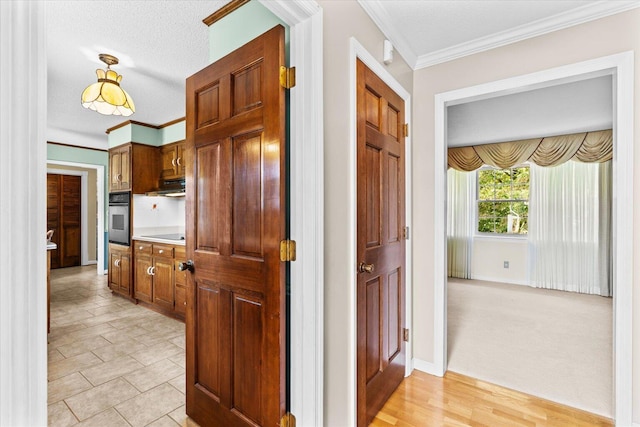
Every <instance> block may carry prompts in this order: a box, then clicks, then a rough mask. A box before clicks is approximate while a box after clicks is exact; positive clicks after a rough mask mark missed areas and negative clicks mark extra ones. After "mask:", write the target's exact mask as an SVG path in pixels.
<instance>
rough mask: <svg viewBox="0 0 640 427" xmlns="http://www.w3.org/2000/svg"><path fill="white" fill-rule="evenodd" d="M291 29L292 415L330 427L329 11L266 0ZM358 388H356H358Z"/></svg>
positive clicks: (304, 0)
mask: <svg viewBox="0 0 640 427" xmlns="http://www.w3.org/2000/svg"><path fill="white" fill-rule="evenodd" d="M259 1H260V3H261V4H262V5H263V6H265V7H266V8H267V9H269V10H270V11H271V12H272V13H274V14H275V15H276V16H277V17H278V18H280V19H281V20H282V21H283V22H284V23H285V24H287V25H288V26H289V63H290V65H291V66H295V67H296V81H297V83H296V86H295V87H294V88H292V89H291V90H290V91H289V97H290V98H289V100H290V119H289V123H290V126H289V135H290V136H289V141H290V145H289V147H290V150H289V156H290V165H289V167H290V169H289V176H290V187H289V195H290V200H291V203H290V212H289V213H290V224H289V225H290V238H291V239H292V240H295V241H296V242H297V259H296V261H294V262H291V263H290V264H291V276H290V280H291V310H290V325H291V329H290V336H291V352H290V363H291V365H290V366H291V377H290V378H291V380H290V381H291V382H290V387H291V389H290V395H291V408H290V411H291V413H292V414H293V415H295V417H296V422H297V423H298V425H316V426H320V425H324V357H323V356H324V119H323V77H322V76H323V53H324V52H323V44H322V39H323V36H322V31H323V29H322V8H320V6H319V5H318V4H317V3H316V2H315V1H313V0H259ZM354 384H355V383H354Z"/></svg>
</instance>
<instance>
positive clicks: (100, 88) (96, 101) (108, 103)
mask: <svg viewBox="0 0 640 427" xmlns="http://www.w3.org/2000/svg"><path fill="white" fill-rule="evenodd" d="M98 57H99V58H100V60H101V61H102V62H104V63H105V64H107V69H106V70H101V69H97V70H96V74H97V75H98V81H97V82H96V83H92V84H90V85H89V86H87V88H86V89H85V90H84V91H83V92H82V106H83V107H84V108H88V109H90V110H93V111H97V112H98V113H100V114H105V115H113V116H130V115H132V114H133V113H135V111H136V108H135V106H134V105H133V100H132V99H131V97H130V96H129V94H128V93H127V92H125V90H124V89H122V88H121V87H120V80H122V76H121V75H119V74H118V73H116V72H115V71H113V70H112V69H111V68H110V67H111V66H112V65H115V64H117V63H118V58H116V57H115V56H113V55H109V54H106V53H101V54H100V55H98Z"/></svg>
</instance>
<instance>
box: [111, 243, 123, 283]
mask: <svg viewBox="0 0 640 427" xmlns="http://www.w3.org/2000/svg"><path fill="white" fill-rule="evenodd" d="M118 261H120V253H118V252H113V251H112V250H110V251H109V288H111V290H112V291H118V290H119V289H120V271H121V270H120V264H121V263H120V262H118Z"/></svg>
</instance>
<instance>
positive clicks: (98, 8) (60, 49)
mask: <svg viewBox="0 0 640 427" xmlns="http://www.w3.org/2000/svg"><path fill="white" fill-rule="evenodd" d="M253 1H257V0H253ZM334 1H339V0H334ZM343 1H347V0H343ZM349 1H353V0H349ZM358 1H359V3H360V4H361V5H362V7H363V8H364V9H365V10H366V11H367V13H368V14H369V15H370V16H371V17H372V19H373V20H374V22H376V24H377V25H378V26H380V28H381V29H382V31H383V33H385V35H386V36H387V37H388V38H389V39H390V40H391V41H392V42H393V43H394V45H395V47H396V50H397V51H398V53H400V54H401V55H402V56H403V57H404V59H405V60H407V62H408V63H409V64H410V65H411V66H412V67H416V66H418V67H419V66H426V65H425V64H427V65H428V63H429V61H433V58H434V55H435V57H436V59H437V60H438V61H442V60H447V55H443V54H442V52H450V51H454V52H455V55H458V56H461V55H464V54H469V53H471V52H473V51H474V50H473V49H476V50H475V51H478V50H482V46H485V47H484V48H485V49H486V46H487V44H486V43H485V44H483V43H484V42H485V41H490V42H492V43H494V45H495V43H496V41H495V40H496V39H497V40H502V42H503V44H504V40H503V39H504V38H503V37H502V36H504V34H505V33H513V32H514V30H518V29H520V30H522V28H524V27H526V28H527V31H528V32H527V31H520V33H518V34H520V35H519V37H521V38H520V39H522V38H526V37H527V36H529V37H530V36H532V35H536V33H535V31H534V32H531V31H530V29H531V27H532V26H533V27H534V28H537V30H538V34H539V33H540V31H541V30H540V28H543V29H544V31H550V29H549V26H547V27H545V26H544V25H542V26H541V24H540V23H541V22H550V21H551V22H554V25H556V29H557V28H560V27H562V26H564V27H566V26H568V25H572V23H576V22H581V20H582V21H584V20H588V19H594V17H597V16H604V15H606V14H610V13H614V12H615V11H620V10H625V8H627V9H628V8H630V7H631V6H629V5H636V6H637V5H638V3H639V2H638V1H595V2H593V1H591V2H585V1H568V0H567V1H516V0H500V1H489V0H475V1H463V0H457V1H453V0H449V1H433V0H422V1H421V0H358ZM226 3H228V0H202V1H186V0H180V1H178V0H165V1H153V0H144V1H142V0H137V1H114V0H110V1H103V0H93V1H56V0H48V1H45V4H46V13H47V19H46V22H47V28H46V33H47V64H48V65H47V70H48V131H47V139H48V140H49V141H55V142H62V143H66V144H73V145H80V146H89V147H97V148H107V135H106V134H105V131H106V129H108V128H110V127H113V126H115V125H117V124H119V123H122V122H123V121H125V120H128V119H131V120H136V121H140V122H145V123H150V124H163V123H167V122H169V121H172V120H174V119H177V118H181V117H184V115H185V94H184V90H185V79H186V78H187V77H188V76H190V75H192V74H193V73H195V72H196V71H198V70H200V69H202V68H203V67H205V66H206V65H208V63H209V61H208V58H209V49H208V45H209V34H208V27H207V26H206V25H204V24H203V23H202V19H203V18H205V17H207V16H209V15H210V14H211V13H213V12H214V11H216V10H218V9H219V8H220V7H221V6H222V5H224V4H226ZM570 18H571V19H570ZM536 25H537V26H536ZM325 31H331V28H327V27H326V25H325ZM516 32H517V31H516ZM511 41H514V40H511ZM489 45H490V44H489ZM461 46H462V47H464V48H463V49H460V47H461ZM469 46H471V49H470V48H469ZM479 46H480V47H479ZM99 53H109V54H112V55H115V56H117V57H118V58H119V59H120V64H118V65H116V66H114V67H113V69H114V70H115V71H117V72H118V73H119V74H122V76H123V77H122V82H121V84H122V87H123V88H124V89H125V90H126V91H127V92H128V93H129V94H130V95H131V97H132V98H133V100H134V103H135V106H136V113H135V114H134V115H132V116H130V117H128V118H123V117H114V116H102V115H100V114H98V113H96V112H93V111H90V110H86V109H84V108H82V106H81V105H80V94H81V93H82V91H83V89H84V88H85V87H86V86H88V85H89V84H90V83H93V82H95V81H96V76H95V70H96V68H99V67H102V68H104V64H103V63H101V62H100V61H99V60H98V54H99ZM455 55H454V56H449V57H448V58H449V59H452V58H453V57H455Z"/></svg>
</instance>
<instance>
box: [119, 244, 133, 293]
mask: <svg viewBox="0 0 640 427" xmlns="http://www.w3.org/2000/svg"><path fill="white" fill-rule="evenodd" d="M119 289H120V292H121V293H123V294H125V295H127V296H130V295H131V255H129V254H128V253H122V254H120V286H119Z"/></svg>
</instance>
